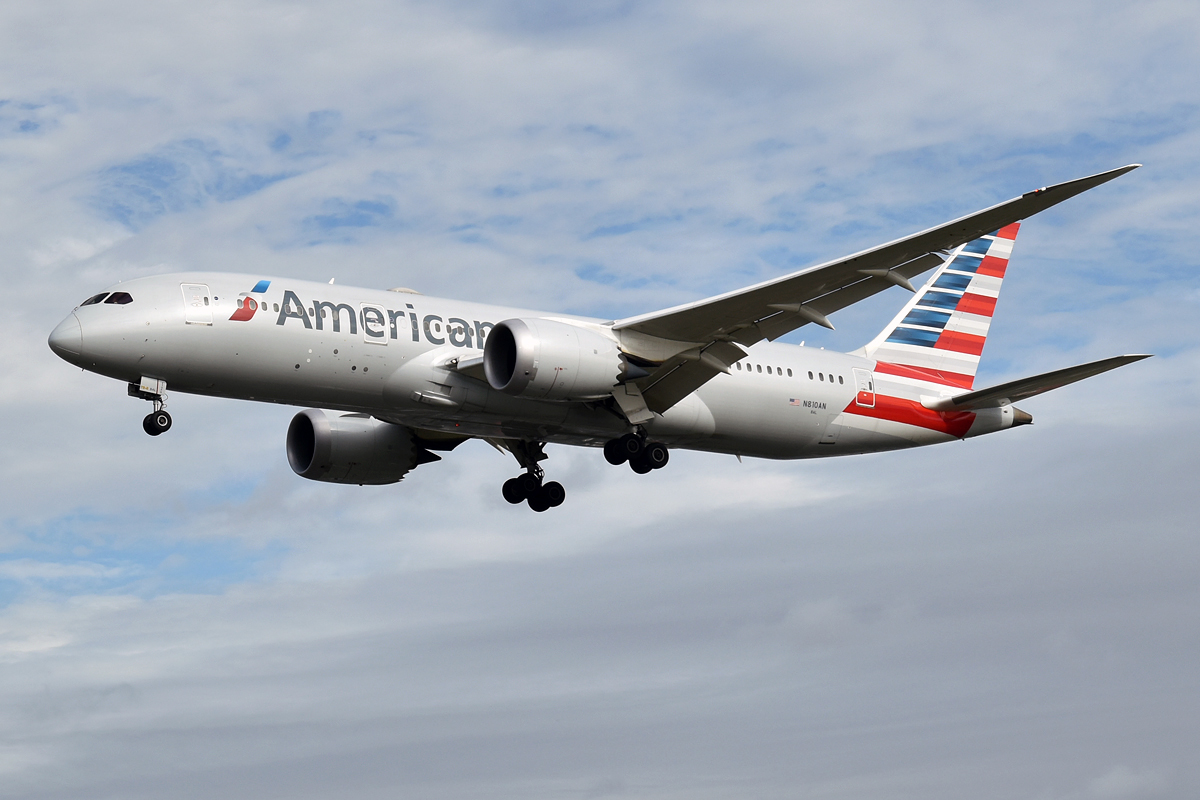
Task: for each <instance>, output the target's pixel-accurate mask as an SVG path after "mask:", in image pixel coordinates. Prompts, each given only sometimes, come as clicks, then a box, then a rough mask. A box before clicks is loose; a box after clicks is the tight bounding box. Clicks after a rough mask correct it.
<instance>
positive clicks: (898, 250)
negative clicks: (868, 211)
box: [613, 165, 1137, 344]
mask: <svg viewBox="0 0 1200 800" xmlns="http://www.w3.org/2000/svg"><path fill="white" fill-rule="evenodd" d="M1136 168H1137V165H1130V166H1126V167H1121V168H1120V169H1114V170H1110V171H1108V172H1102V173H1100V174H1098V175H1092V176H1090V177H1087V178H1080V179H1078V180H1074V181H1068V182H1067V183H1060V184H1057V185H1055V186H1050V187H1047V188H1044V189H1038V190H1036V191H1032V192H1028V193H1026V194H1024V195H1021V196H1020V197H1017V198H1014V199H1012V200H1009V201H1007V202H1004V203H1000V204H998V205H995V206H992V207H991V208H987V209H984V210H983V211H979V212H976V213H974V214H970V215H968V216H965V217H961V218H959V219H956V220H953V221H951V222H947V223H945V224H944V225H939V226H937V227H936V228H930V229H929V230H926V231H922V232H920V233H915V234H913V235H912V236H908V237H905V238H903V239H898V240H896V241H894V242H889V243H888V244H884V245H880V246H879V247H875V248H872V249H870V250H864V251H862V252H859V253H855V254H854V255H851V256H847V257H846V258H842V259H839V260H837V261H831V262H829V263H826V264H821V265H818V266H816V267H810V268H809V269H806V270H802V271H800V272H796V273H793V274H791V275H785V276H783V277H780V278H776V279H774V280H770V281H766V282H765V283H760V284H757V285H755V286H750V287H747V288H745V289H740V290H738V291H735V292H729V293H727V294H723V295H718V296H717V297H711V298H708V299H707V300H701V301H698V302H696V303H689V304H687V305H682V306H676V307H675V308H669V309H666V310H664V311H657V312H654V313H651V314H643V315H640V316H637V317H630V318H628V319H623V320H618V321H617V322H616V323H615V324H614V325H613V328H614V329H615V330H633V331H637V332H639V333H644V334H648V335H650V336H658V337H661V338H664V339H673V340H676V341H683V342H707V341H712V340H714V339H717V338H721V337H729V338H732V339H733V340H734V341H738V342H740V343H742V344H753V343H754V342H756V341H760V340H762V339H765V338H776V337H778V336H782V335H783V334H784V333H787V332H788V331H791V330H795V329H796V328H799V327H801V326H802V325H805V324H807V323H808V322H809V321H811V320H809V319H808V318H806V317H804V316H802V315H800V314H796V313H791V312H787V311H777V310H774V309H772V308H771V306H772V305H789V304H804V305H808V306H809V307H811V308H812V309H814V310H816V311H819V312H820V313H823V314H828V313H832V312H833V311H837V310H838V309H841V308H845V307H846V306H848V305H851V304H852V303H857V302H858V301H859V300H862V299H864V298H866V297H870V296H871V295H873V294H876V293H877V292H881V291H883V290H884V289H887V288H888V287H890V286H892V285H894V284H893V282H892V281H889V280H886V279H884V278H881V277H869V276H865V275H863V274H862V273H861V270H896V271H897V272H898V273H900V274H901V275H903V276H904V277H906V278H911V277H914V276H915V275H919V274H920V273H922V272H924V271H926V270H929V269H931V268H933V267H935V266H937V265H938V264H939V263H941V260H942V255H941V254H944V253H945V252H946V251H948V250H951V249H953V248H955V247H958V246H959V245H961V244H965V243H966V242H970V241H972V240H974V239H978V238H979V237H980V236H983V235H984V234H986V233H991V232H992V231H995V230H998V229H1000V228H1002V227H1004V226H1005V225H1009V224H1011V223H1013V222H1017V221H1018V220H1022V219H1026V218H1027V217H1030V216H1032V215H1034V214H1036V213H1038V212H1039V211H1044V210H1045V209H1047V208H1050V207H1051V206H1054V205H1057V204H1058V203H1061V202H1062V201H1064V200H1067V199H1069V198H1071V197H1074V196H1075V195H1077V194H1080V193H1081V192H1085V191H1087V190H1088V189H1091V188H1094V187H1096V186H1099V185H1100V184H1102V183H1106V182H1108V181H1110V180H1112V179H1113V178H1117V177H1119V176H1121V175H1124V174H1125V173H1126V172H1129V171H1131V170H1133V169H1136ZM750 329H754V330H750ZM768 331H769V333H770V336H768V335H766V333H767V332H768Z"/></svg>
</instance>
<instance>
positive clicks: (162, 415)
mask: <svg viewBox="0 0 1200 800" xmlns="http://www.w3.org/2000/svg"><path fill="white" fill-rule="evenodd" d="M166 389H167V382H166V381H160V380H156V379H154V378H142V382H141V383H140V384H138V383H131V384H129V396H130V397H136V398H138V399H139V400H149V401H150V402H152V403H154V410H153V411H151V412H150V413H149V414H147V415H146V417H145V418H144V419H143V420H142V430H144V431H145V432H146V433H148V434H150V435H151V436H158V435H159V434H163V433H166V432H167V431H169V430H171V415H170V414H168V413H167V412H166V410H165V409H166V405H167V392H166Z"/></svg>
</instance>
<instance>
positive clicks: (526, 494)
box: [516, 472, 542, 503]
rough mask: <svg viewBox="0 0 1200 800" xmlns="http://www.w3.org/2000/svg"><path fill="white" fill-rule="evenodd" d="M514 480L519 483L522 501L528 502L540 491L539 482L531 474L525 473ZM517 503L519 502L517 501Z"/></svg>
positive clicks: (540, 483) (540, 484)
mask: <svg viewBox="0 0 1200 800" xmlns="http://www.w3.org/2000/svg"><path fill="white" fill-rule="evenodd" d="M516 480H517V481H519V482H520V487H521V497H522V498H523V499H526V500H528V499H529V498H530V497H533V496H534V495H535V494H537V493H538V492H540V491H541V490H542V482H541V480H539V479H538V477H537V476H536V475H534V474H533V473H531V472H526V473H525V474H524V475H521V476H519V477H517V478H516ZM517 502H518V503H519V502H521V501H520V500H518V501H517Z"/></svg>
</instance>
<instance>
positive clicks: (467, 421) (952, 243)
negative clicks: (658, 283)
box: [49, 164, 1149, 512]
mask: <svg viewBox="0 0 1200 800" xmlns="http://www.w3.org/2000/svg"><path fill="white" fill-rule="evenodd" d="M1139 166H1140V165H1139V164H1131V165H1128V166H1124V167H1121V168H1119V169H1114V170H1110V171H1108V172H1102V173H1098V174H1096V175H1092V176H1090V177H1086V178H1080V179H1078V180H1074V181H1069V182H1066V183H1060V184H1057V185H1054V186H1048V187H1044V188H1041V189H1037V190H1035V191H1032V192H1027V193H1025V194H1023V195H1021V196H1020V197H1016V198H1014V199H1012V200H1009V201H1007V202H1003V203H999V204H997V205H994V206H992V207H990V208H987V209H984V210H982V211H979V212H976V213H974V214H970V215H967V216H964V217H960V218H959V219H955V220H952V221H950V222H947V223H945V224H942V225H939V226H937V227H934V228H929V229H928V230H924V231H921V232H919V233H915V234H913V235H911V236H907V237H905V238H902V239H898V240H896V241H893V242H889V243H887V244H884V245H880V246H878V247H874V248H872V249H869V250H863V251H861V252H858V253H854V254H852V255H849V256H846V257H845V258H840V259H837V260H835V261H830V262H827V263H824V264H820V265H817V266H814V267H810V268H808V269H804V270H801V271H798V272H794V273H791V274H788V275H784V276H781V277H778V278H774V279H772V280H768V281H765V282H763V283H759V284H756V285H754V286H749V287H746V288H744V289H739V290H737V291H732V292H727V293H725V294H721V295H718V296H716V297H710V298H708V299H705V300H700V301H697V302H692V303H687V304H684V305H680V306H676V307H673V308H668V309H665V310H662V311H655V312H652V313H648V314H639V315H637V316H632V317H627V318H625V319H618V320H600V319H592V318H588V317H582V316H577V315H571V314H547V313H543V312H539V311H530V310H526V309H519V308H508V307H503V306H496V305H488V304H483V303H475V302H468V301H460V300H451V299H443V298H438V297H429V296H426V295H423V294H420V293H418V292H415V291H413V290H411V289H406V288H399V289H390V290H386V291H384V290H372V289H359V288H352V287H344V286H335V285H333V281H330V282H329V283H328V284H325V283H313V282H308V281H299V280H291V279H287V278H277V277H263V276H260V275H237V274H228V273H219V272H188V273H178V274H169V275H157V276H153V277H144V278H137V279H135V280H130V281H125V282H122V283H118V284H117V285H115V286H110V287H108V288H107V289H105V290H104V291H102V292H100V293H99V294H96V295H94V296H92V297H89V298H88V299H87V300H85V301H84V302H83V303H81V304H80V305H79V306H78V307H76V308H75V309H74V310H73V311H72V312H71V313H70V314H68V315H67V317H66V318H65V319H64V320H63V321H62V322H61V323H60V324H59V325H58V326H57V327H56V328H55V329H54V331H53V332H52V333H51V334H50V337H49V345H50V348H51V349H52V350H53V351H54V352H55V353H56V354H58V355H59V356H60V357H62V358H63V359H65V360H66V361H68V362H70V363H71V364H74V365H76V366H79V367H82V368H83V369H84V370H88V371H91V372H95V373H98V374H100V375H104V376H107V377H110V378H114V379H116V380H119V381H122V382H125V383H127V384H128V394H129V395H130V396H132V397H136V398H139V399H142V400H146V401H149V402H151V403H152V404H153V411H152V412H151V413H150V414H148V415H147V416H146V417H145V419H144V420H143V428H144V429H145V431H146V433H148V434H150V435H152V436H158V435H160V434H162V433H164V432H166V431H167V430H169V429H170V428H171V424H172V420H171V416H170V414H169V413H168V412H167V411H166V408H165V406H166V399H167V391H166V390H167V387H168V386H169V387H170V388H171V390H172V391H179V392H187V393H192V394H200V395H210V396H215V397H228V398H237V399H243V400H254V401H259V402H269V403H282V404H287V405H293V406H302V407H303V406H307V407H309V408H307V409H306V410H304V411H301V412H300V413H298V414H297V415H296V416H295V417H294V418H293V419H292V421H291V424H290V425H289V427H288V431H287V436H286V453H287V458H288V463H289V464H290V465H291V468H292V469H293V470H294V471H295V472H296V474H297V475H300V476H301V477H304V478H309V479H312V480H318V481H327V482H333V483H341V484H360V485H365V484H389V483H396V482H398V481H400V480H401V479H403V478H404V476H405V475H406V474H407V473H409V472H410V471H411V470H413V469H415V468H417V467H418V466H420V465H422V464H426V463H430V462H434V461H438V460H440V459H441V456H440V455H438V453H446V452H448V451H451V450H453V449H454V448H455V447H457V446H458V445H460V444H461V443H463V442H464V441H467V440H468V439H473V438H476V439H484V440H486V441H487V442H489V443H490V444H492V445H493V446H494V447H496V448H497V449H499V450H501V451H506V452H508V453H510V454H511V455H512V456H513V457H515V458H516V461H517V463H518V465H519V466H520V468H521V469H523V470H524V472H523V473H522V474H519V475H518V476H516V477H514V478H511V479H509V480H507V481H505V483H504V485H503V487H502V494H503V497H504V499H505V500H507V501H508V502H509V503H513V504H520V503H526V504H527V505H528V506H529V507H530V508H531V509H533V510H534V511H537V512H542V511H546V510H547V509H549V508H552V507H556V506H558V505H560V504H562V502H563V500H564V498H565V497H566V491H565V489H564V488H563V486H562V485H561V484H560V483H558V482H557V481H546V480H545V471H544V469H543V468H542V466H541V462H542V461H544V460H545V459H546V452H545V447H546V445H547V444H550V443H553V444H562V445H577V446H585V447H597V448H602V449H603V453H604V457H605V459H606V460H607V461H608V462H609V463H611V464H613V465H621V464H628V465H629V466H630V467H631V468H632V469H633V471H634V472H635V473H638V474H646V473H648V472H650V471H652V470H655V469H660V468H662V467H664V466H666V464H667V462H668V459H669V457H670V449H671V448H679V449H687V450H700V451H707V452H713V453H724V454H732V455H735V456H737V457H738V459H739V460H740V459H741V458H742V457H744V456H745V457H757V458H769V459H799V458H819V457H823V456H841V455H849V454H857V453H868V452H878V451H885V450H895V449H900V448H907V447H915V446H920V445H928V444H936V443H939V442H948V441H954V440H956V439H966V438H970V437H974V436H980V435H983V434H986V433H993V432H996V431H1001V430H1006V429H1009V428H1014V427H1018V426H1021V425H1027V424H1029V423H1031V422H1032V421H1033V417H1032V416H1030V415H1029V414H1028V413H1026V412H1024V411H1022V410H1020V409H1018V408H1016V407H1015V406H1014V405H1013V403H1015V402H1019V401H1021V400H1024V399H1026V398H1029V397H1033V396H1034V395H1037V394H1040V393H1042V392H1046V391H1049V390H1051V389H1056V388H1059V387H1062V386H1066V385H1067V384H1070V383H1074V382H1075V381H1079V380H1082V379H1084V378H1088V377H1091V376H1093V375H1098V374H1100V373H1102V372H1105V371H1107V370H1111V369H1114V368H1116V367H1120V366H1123V365H1125V364H1129V363H1132V362H1134V361H1138V360H1140V359H1143V358H1148V357H1149V356H1147V355H1122V356H1116V357H1113V358H1106V359H1102V360H1100V361H1094V362H1091V363H1087V364H1081V365H1079V366H1075V367H1068V368H1066V369H1060V370H1055V371H1053V372H1048V373H1045V374H1042V375H1036V376H1033V377H1029V378H1023V379H1020V380H1015V381H1009V382H1006V383H1002V384H1000V385H998V386H991V387H987V388H983V389H976V388H975V387H974V380H975V374H976V370H977V368H978V366H979V360H980V355H981V353H982V352H983V346H984V343H985V342H986V339H987V334H988V328H989V325H990V323H991V318H992V314H993V311H994V309H995V305H996V299H997V297H998V296H999V292H1000V286H1001V283H1002V281H1003V279H1004V276H1005V271H1006V268H1007V266H1008V261H1009V257H1010V255H1011V253H1012V248H1013V243H1014V241H1015V240H1016V236H1017V230H1018V228H1019V227H1020V224H1021V221H1022V220H1024V219H1027V218H1028V217H1030V216H1032V215H1034V214H1036V213H1038V212H1040V211H1043V210H1045V209H1047V208H1050V207H1051V206H1054V205H1057V204H1058V203H1060V202H1062V201H1064V200H1066V199H1068V198H1070V197H1073V196H1075V195H1077V194H1080V193H1081V192H1084V191H1087V190H1088V189H1092V188H1094V187H1096V186H1099V185H1101V184H1103V183H1106V182H1108V181H1110V180H1112V179H1114V178H1117V177H1119V176H1121V175H1124V174H1125V173H1127V172H1130V171H1132V170H1134V169H1136V168H1137V167H1139ZM931 269H932V270H934V272H933V274H932V276H931V277H930V278H929V280H928V282H926V283H925V284H924V286H922V287H921V288H920V289H919V290H918V289H917V288H916V287H914V286H913V284H912V279H913V278H914V277H916V276H917V275H920V274H922V273H924V272H926V271H928V270H931ZM897 286H899V287H903V288H904V289H906V290H908V291H909V292H911V293H912V297H911V298H909V299H908V302H907V303H906V304H905V305H904V307H903V308H902V309H901V310H900V312H899V313H898V314H897V315H896V317H895V318H894V319H893V320H892V321H891V323H890V324H889V325H888V326H887V327H885V328H884V329H883V330H882V331H881V332H880V333H879V335H878V336H876V337H875V338H874V339H872V340H871V341H870V342H868V343H867V344H865V345H864V346H862V347H860V348H858V349H857V350H854V351H853V352H850V353H836V352H832V351H826V350H825V349H823V348H815V347H804V346H803V343H801V344H800V345H793V344H786V343H783V342H779V341H778V339H779V338H780V337H782V336H784V335H785V334H787V333H790V332H792V331H794V330H797V329H798V328H801V327H803V326H805V325H810V324H813V325H819V326H823V327H825V328H830V329H832V328H833V325H832V323H831V322H830V320H829V316H830V315H831V314H833V313H834V312H836V311H838V310H840V309H842V308H845V307H847V306H849V305H851V304H853V303H857V302H859V301H861V300H863V299H865V298H867V297H870V296H872V295H875V294H877V293H879V292H882V291H884V290H886V289H889V288H892V287H897Z"/></svg>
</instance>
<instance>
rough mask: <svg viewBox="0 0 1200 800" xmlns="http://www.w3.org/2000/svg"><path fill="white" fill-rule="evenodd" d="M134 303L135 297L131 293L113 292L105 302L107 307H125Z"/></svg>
mask: <svg viewBox="0 0 1200 800" xmlns="http://www.w3.org/2000/svg"><path fill="white" fill-rule="evenodd" d="M132 302H133V297H131V296H130V294H129V292H113V293H112V294H111V295H109V297H108V299H107V300H105V301H104V303H105V305H107V304H109V303H112V304H113V305H118V306H123V305H127V304H129V303H132Z"/></svg>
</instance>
